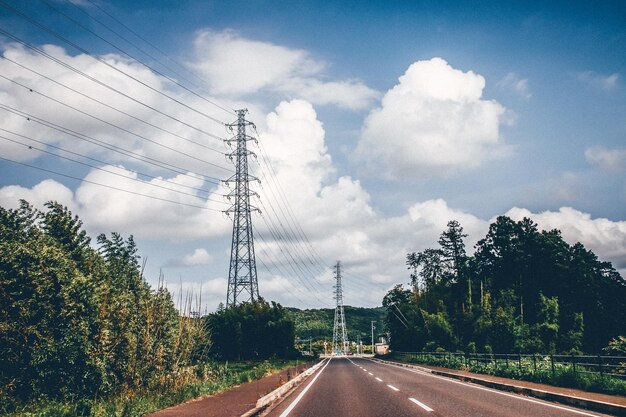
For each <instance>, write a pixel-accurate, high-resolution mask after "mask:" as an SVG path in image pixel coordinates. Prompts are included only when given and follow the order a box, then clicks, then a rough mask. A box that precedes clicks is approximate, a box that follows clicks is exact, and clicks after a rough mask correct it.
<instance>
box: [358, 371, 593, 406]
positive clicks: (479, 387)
mask: <svg viewBox="0 0 626 417" xmlns="http://www.w3.org/2000/svg"><path fill="white" fill-rule="evenodd" d="M369 360H371V359H369ZM372 362H375V361H372ZM378 363H380V364H381V365H387V366H393V367H394V368H398V369H403V370H405V371H409V372H413V373H415V374H421V375H426V376H430V377H432V378H438V379H441V380H443V381H447V382H452V383H454V384H459V385H463V386H464V387H470V388H476V389H480V390H483V391H489V392H492V393H494V394H499V395H504V396H506V397H511V398H517V399H518V400H522V401H528V402H531V403H535V404H540V405H545V406H546V407H552V408H557V409H559V410H564V411H569V412H571V413H575V414H580V415H583V416H589V417H600V414H591V413H586V412H584V411H579V410H576V409H573V408H568V407H562V406H560V405H556V404H551V403H548V402H544V401H540V400H534V399H532V398H527V397H522V396H520V395H515V394H509V393H508V392H502V391H498V390H494V389H491V388H486V387H481V386H479V385H475V384H469V383H466V382H461V381H455V380H454V379H450V378H446V377H443V376H439V375H433V374H431V373H429V372H424V371H418V370H415V369H409V368H405V367H404V366H399V365H393V364H388V363H381V362H378Z"/></svg>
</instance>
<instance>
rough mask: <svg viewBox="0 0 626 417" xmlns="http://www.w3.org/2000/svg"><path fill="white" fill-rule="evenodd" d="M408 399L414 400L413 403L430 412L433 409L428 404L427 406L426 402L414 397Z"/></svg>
mask: <svg viewBox="0 0 626 417" xmlns="http://www.w3.org/2000/svg"><path fill="white" fill-rule="evenodd" d="M409 401H412V402H414V403H415V404H417V405H419V406H420V407H422V408H423V409H424V410H426V411H428V412H431V411H435V410H433V409H432V408H430V407H429V406H427V405H426V404H424V403H423V402H420V401H417V400H416V399H415V398H409Z"/></svg>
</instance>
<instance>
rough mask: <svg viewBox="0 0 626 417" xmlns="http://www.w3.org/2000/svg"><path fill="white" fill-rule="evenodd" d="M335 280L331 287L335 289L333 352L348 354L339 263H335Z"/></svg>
mask: <svg viewBox="0 0 626 417" xmlns="http://www.w3.org/2000/svg"><path fill="white" fill-rule="evenodd" d="M335 279H336V281H337V283H336V284H335V285H334V286H333V288H334V289H335V300H336V301H337V307H335V324H334V326H333V352H335V353H338V352H339V351H341V352H342V353H344V354H345V353H347V352H348V336H347V335H346V315H345V314H344V312H343V290H342V289H341V262H340V261H337V264H336V265H335Z"/></svg>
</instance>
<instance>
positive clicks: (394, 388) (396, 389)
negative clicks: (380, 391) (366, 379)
mask: <svg viewBox="0 0 626 417" xmlns="http://www.w3.org/2000/svg"><path fill="white" fill-rule="evenodd" d="M387 386H388V387H389V388H391V389H392V390H394V391H400V390H399V389H398V388H396V387H394V386H393V385H389V384H387Z"/></svg>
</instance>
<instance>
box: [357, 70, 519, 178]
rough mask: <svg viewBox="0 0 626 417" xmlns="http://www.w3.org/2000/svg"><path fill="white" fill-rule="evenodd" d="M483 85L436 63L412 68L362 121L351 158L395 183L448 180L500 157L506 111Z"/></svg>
mask: <svg viewBox="0 0 626 417" xmlns="http://www.w3.org/2000/svg"><path fill="white" fill-rule="evenodd" d="M484 87H485V79H484V78H483V77H482V76H481V75H479V74H476V73H474V72H472V71H468V72H463V71H460V70H458V69H455V68H453V67H452V66H450V65H449V64H448V63H447V62H446V61H445V60H443V59H441V58H432V59H431V60H428V61H417V62H415V63H413V64H412V65H411V66H410V67H409V68H408V69H407V71H406V72H405V74H404V75H402V76H401V77H400V79H399V83H398V84H397V85H396V86H394V87H393V88H392V89H391V90H389V91H387V93H386V94H385V96H384V97H383V99H382V105H381V107H379V108H377V109H375V110H372V111H371V112H370V114H369V115H368V116H367V118H366V120H365V123H364V125H363V130H362V134H361V138H360V141H359V144H358V146H357V149H356V157H357V158H358V159H360V160H364V161H366V162H368V163H369V164H370V166H371V167H372V168H374V169H376V170H377V171H382V173H384V174H385V175H386V176H387V177H391V178H395V179H404V178H411V177H415V176H418V175H420V176H424V175H429V176H432V175H442V176H446V175H450V174H452V173H456V172H458V171H462V170H466V169H470V168H476V167H478V166H480V165H482V164H483V163H484V162H485V161H487V160H489V159H491V158H495V157H498V156H502V155H503V154H505V153H506V151H507V147H506V146H505V145H504V143H503V141H502V138H501V137H500V125H501V123H502V122H503V116H504V114H505V108H504V107H503V106H502V105H501V104H500V103H498V102H497V101H495V100H485V99H483V98H482V92H483V89H484Z"/></svg>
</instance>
